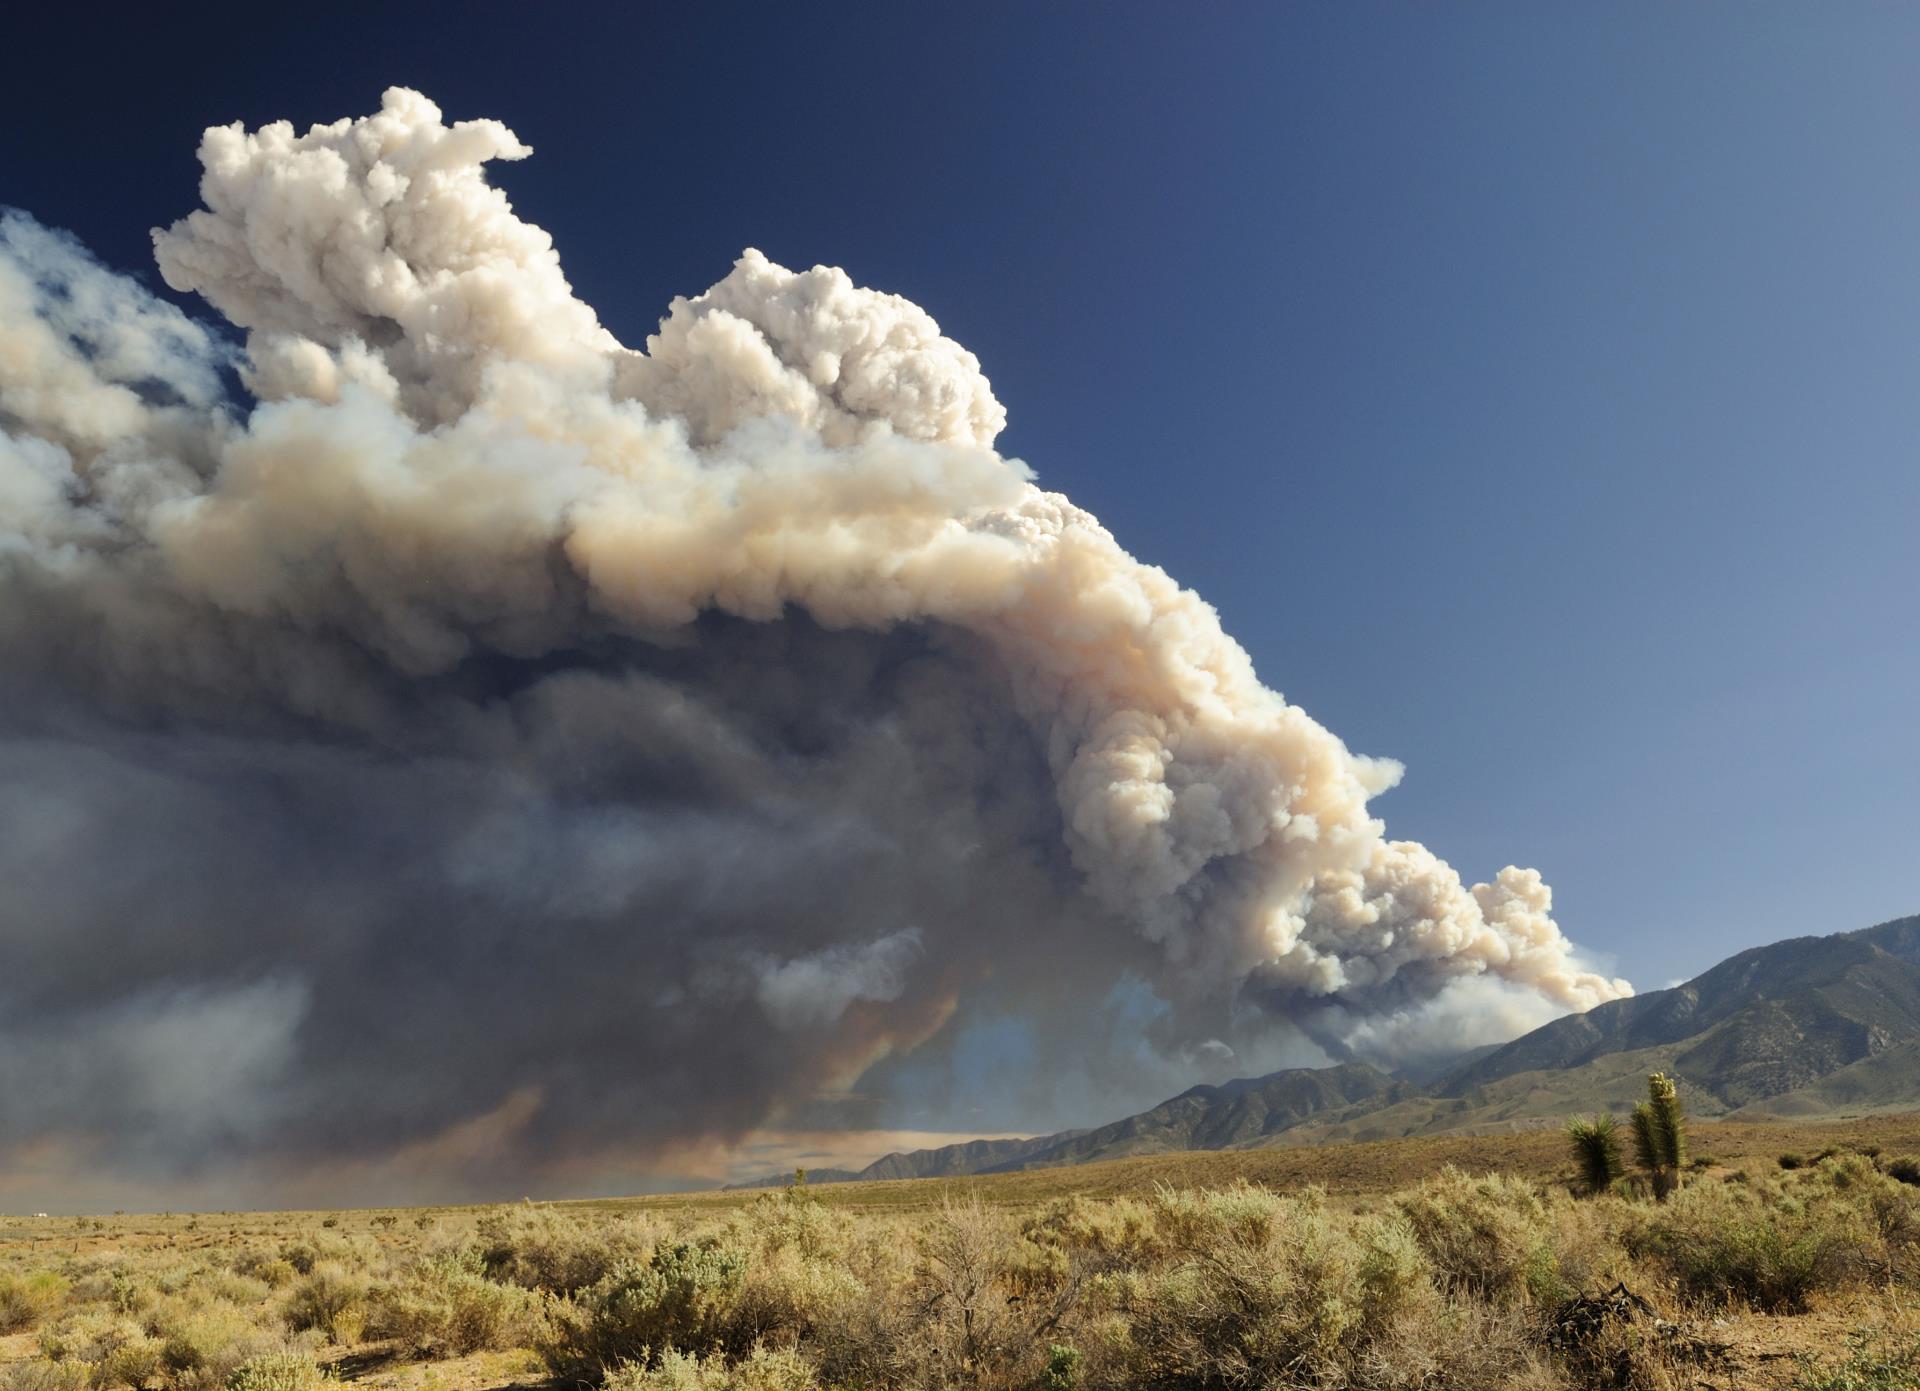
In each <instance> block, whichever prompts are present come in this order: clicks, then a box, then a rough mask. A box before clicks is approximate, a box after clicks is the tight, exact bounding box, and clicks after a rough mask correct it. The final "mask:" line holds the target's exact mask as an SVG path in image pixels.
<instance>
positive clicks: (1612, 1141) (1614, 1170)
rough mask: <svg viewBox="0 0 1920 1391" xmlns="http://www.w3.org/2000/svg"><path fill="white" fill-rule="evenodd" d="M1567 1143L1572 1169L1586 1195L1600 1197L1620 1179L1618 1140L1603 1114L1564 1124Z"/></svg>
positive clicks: (1610, 1117)
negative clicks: (1574, 1170)
mask: <svg viewBox="0 0 1920 1391" xmlns="http://www.w3.org/2000/svg"><path fill="white" fill-rule="evenodd" d="M1567 1141H1568V1143H1569V1144H1571V1145H1572V1146H1573V1162H1574V1166H1575V1167H1576V1168H1577V1169H1579V1171H1580V1181H1581V1183H1583V1184H1585V1185H1586V1189H1587V1192H1589V1193H1593V1194H1600V1193H1604V1192H1606V1191H1607V1190H1608V1189H1609V1188H1611V1187H1613V1181H1614V1180H1615V1179H1617V1178H1619V1177H1620V1172H1621V1166H1620V1137H1619V1135H1618V1134H1617V1133H1616V1127H1615V1125H1614V1120H1613V1117H1612V1116H1610V1115H1608V1114H1606V1113H1605V1112H1604V1111H1603V1112H1601V1113H1600V1114H1599V1115H1597V1116H1594V1117H1593V1118H1592V1119H1590V1120H1589V1119H1586V1118H1584V1117H1581V1116H1575V1117H1574V1118H1573V1119H1572V1120H1570V1121H1568V1122H1567Z"/></svg>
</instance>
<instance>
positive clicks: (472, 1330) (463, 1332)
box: [366, 1247, 538, 1357]
mask: <svg viewBox="0 0 1920 1391" xmlns="http://www.w3.org/2000/svg"><path fill="white" fill-rule="evenodd" d="M537 1310H538V1306H537V1304H536V1302H535V1296H534V1295H533V1294H532V1293H531V1292H530V1291H528V1290H525V1289H522V1288H520V1287H519V1286H517V1285H502V1284H497V1283H495V1282H494V1281H492V1280H489V1279H487V1278H486V1276H485V1275H484V1274H482V1262H481V1257H480V1253H479V1252H478V1251H477V1250H475V1249H473V1248H471V1247H467V1248H461V1249H457V1250H454V1251H451V1252H444V1253H441V1254H439V1255H434V1256H428V1257H425V1258H423V1259H421V1260H419V1261H416V1262H415V1263H414V1264H413V1265H412V1266H411V1267H410V1268H409V1269H408V1270H407V1271H406V1273H405V1274H404V1275H403V1276H402V1277H401V1278H400V1279H399V1280H398V1281H397V1282H396V1283H394V1284H392V1285H388V1286H383V1287H381V1288H380V1289H378V1290H376V1291H375V1292H374V1293H373V1295H372V1296H371V1298H370V1301H369V1308H368V1314H367V1329H366V1331H367V1332H368V1333H369V1334H370V1335H371V1336H373V1337H375V1338H389V1339H392V1340H393V1341H394V1342H395V1343H397V1344H399V1346H400V1348H401V1349H402V1350H403V1351H404V1352H406V1353H408V1354H409V1355H411V1356H414V1357H448V1356H460V1355H463V1354H466V1353H471V1352H480V1351H483V1350H487V1349H496V1350H497V1349H504V1348H511V1347H521V1346H524V1345H525V1344H527V1343H528V1342H531V1341H532V1340H533V1338H534V1337H535V1335H536V1331H537V1329H536V1319H537Z"/></svg>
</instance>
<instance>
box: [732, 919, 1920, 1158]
mask: <svg viewBox="0 0 1920 1391" xmlns="http://www.w3.org/2000/svg"><path fill="white" fill-rule="evenodd" d="M1654 1070H1664V1071H1667V1072H1669V1073H1672V1074H1673V1075H1675V1076H1676V1077H1677V1078H1678V1079H1679V1081H1680V1085H1681V1091H1682V1096H1683V1098H1684V1099H1685V1101H1686V1105H1687V1107H1688V1109H1689V1110H1691V1111H1692V1112H1693V1113H1694V1114H1696V1115H1699V1116H1703V1117H1707V1116H1720V1115H1727V1114H1730V1113H1734V1112H1739V1111H1743V1110H1744V1111H1746V1112H1747V1113H1749V1114H1753V1113H1762V1112H1771V1113H1777V1114H1780V1115H1787V1116H1802V1117H1813V1116H1823V1115H1835V1114H1842V1113H1857V1112H1864V1111H1876V1110H1878V1111H1885V1110H1909V1109H1920V916H1915V917H1910V918H1901V919H1898V920H1896V921H1894V922H1889V923H1882V924H1881V925H1880V926H1878V927H1871V928H1867V929H1865V930H1864V931H1860V932H1845V933H1840V934H1838V935H1836V936H1831V937H1795V938H1792V939H1789V940H1788V941H1784V942H1775V943H1773V944H1772V945H1771V946H1765V947H1755V948H1754V949H1753V950H1751V951H1745V952H1741V953H1740V954H1739V955H1738V956H1735V957H1730V958H1729V959H1727V960H1726V961H1723V962H1721V963H1720V964H1719V965H1718V966H1715V967H1714V968H1713V969H1712V970H1710V971H1707V972H1705V973H1704V974H1702V975H1700V976H1697V977H1695V978H1694V979H1693V980H1690V981H1688V982H1687V983H1686V984H1685V985H1680V986H1675V987H1674V988H1673V989H1671V990H1656V991H1653V992H1651V993H1650V994H1646V995H1639V996H1635V997H1634V998H1632V999H1627V1000H1616V1001H1613V1002H1611V1003H1608V1004H1603V1005H1600V1006H1598V1007H1596V1008H1594V1009H1592V1010H1589V1011H1588V1012H1587V1013H1585V1014H1576V1015H1569V1016H1567V1017H1566V1018H1564V1019H1556V1020H1555V1021H1553V1022H1552V1023H1551V1024H1547V1025H1545V1026H1543V1027H1541V1028H1538V1029H1535V1030H1534V1031H1533V1032H1532V1033H1529V1034H1524V1035H1522V1036H1521V1037H1520V1038H1517V1039H1515V1040H1514V1041H1513V1042H1511V1043H1508V1044H1504V1045H1502V1046H1500V1047H1498V1048H1493V1049H1488V1050H1476V1051H1475V1052H1473V1053H1471V1054H1469V1055H1467V1057H1466V1058H1465V1060H1464V1061H1461V1062H1457V1063H1456V1064H1455V1066H1454V1069H1453V1071H1452V1072H1451V1073H1449V1074H1446V1075H1444V1076H1439V1077H1437V1078H1436V1077H1435V1076H1434V1074H1433V1073H1432V1072H1427V1073H1419V1072H1406V1073H1403V1074H1402V1076H1401V1077H1400V1078H1398V1079H1396V1078H1393V1077H1390V1076H1388V1075H1387V1074H1386V1073H1383V1072H1381V1071H1379V1070H1378V1069H1375V1068H1372V1067H1369V1066H1367V1065H1366V1064H1365V1063H1345V1064H1342V1065H1340V1066H1338V1067H1327V1068H1295V1069H1290V1070H1288V1071H1285V1072H1276V1073H1273V1074H1271V1075H1269V1076H1266V1077H1254V1078H1243V1079H1241V1080H1238V1081H1233V1082H1228V1083H1225V1084H1223V1085H1221V1086H1201V1087H1194V1088H1191V1089H1190V1090H1188V1091H1185V1092H1182V1093H1181V1094H1180V1095H1179V1096H1176V1097H1173V1098H1172V1099H1171V1100H1168V1101H1163V1102H1161V1103H1160V1104H1159V1105H1158V1106H1155V1107H1153V1108H1152V1109H1151V1110H1148V1111H1142V1112H1141V1113H1140V1114H1138V1115H1135V1116H1129V1117H1127V1118H1126V1119H1124V1120H1119V1121H1115V1122H1113V1123H1112V1124H1110V1125H1103V1126H1101V1127H1099V1128H1098V1129H1095V1130H1088V1131H1069V1132H1064V1133H1062V1134H1058V1135H1043V1136H1040V1137H1038V1138H1035V1139H1031V1140H977V1141H973V1142H971V1143H968V1144H963V1145H947V1146H944V1147H942V1148H940V1149H932V1150H917V1151H915V1152H913V1153H911V1154H890V1155H888V1156H886V1157H885V1158H884V1159H881V1160H878V1161H876V1162H875V1163H873V1164H871V1165H869V1166H868V1167H867V1168H865V1169H863V1170H861V1171H860V1172H859V1173H857V1174H847V1175H844V1176H845V1177H847V1178H855V1179H899V1178H935V1177H939V1178H948V1177H956V1176H959V1175H964V1174H979V1173H1006V1172H1011V1171H1013V1170H1018V1169H1037V1168H1051V1167H1054V1166H1058V1165H1066V1164H1089V1163H1095V1162H1098V1161H1100V1160H1105V1159H1119V1158H1123V1157H1126V1156H1128V1155H1139V1154H1163V1153H1167V1152H1169V1151H1174V1150H1212V1149H1237V1148H1251V1147H1258V1146H1263V1145H1291V1144H1314V1143H1322V1142H1326V1141H1335V1140H1376V1139H1391V1138H1397V1137H1400V1136H1406V1135H1432V1134H1440V1133H1444V1132H1447V1131H1468V1130H1495V1129H1510V1128H1516V1127H1529V1126H1537V1125H1543V1124H1555V1123H1558V1122H1559V1121H1560V1120H1561V1119H1563V1118H1564V1117H1565V1116H1566V1115H1568V1114H1569V1113H1571V1112H1574V1111H1586V1110H1614V1111H1619V1110H1624V1109H1625V1108H1626V1107H1627V1106H1630V1105H1631V1104H1632V1102H1633V1101H1634V1100H1635V1099H1637V1097H1638V1096H1640V1095H1643V1094H1644V1088H1645V1082H1646V1074H1647V1073H1648V1072H1651V1071H1654ZM1422 1084H1426V1085H1424V1086H1423V1085H1422ZM841 1177H842V1174H841V1173H840V1172H839V1171H834V1172H833V1173H832V1174H831V1175H828V1174H824V1173H823V1174H816V1175H813V1176H812V1178H813V1179H814V1181H817V1182H834V1181H837V1180H838V1179H840V1178H841ZM780 1181H783V1180H775V1179H769V1180H766V1182H769V1183H771V1182H780Z"/></svg>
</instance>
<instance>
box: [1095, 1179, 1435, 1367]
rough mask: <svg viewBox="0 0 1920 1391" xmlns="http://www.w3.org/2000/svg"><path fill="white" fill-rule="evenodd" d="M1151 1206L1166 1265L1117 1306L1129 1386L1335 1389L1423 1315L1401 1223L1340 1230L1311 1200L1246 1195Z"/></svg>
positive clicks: (1427, 1304)
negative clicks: (1405, 1323) (1123, 1316)
mask: <svg viewBox="0 0 1920 1391" xmlns="http://www.w3.org/2000/svg"><path fill="white" fill-rule="evenodd" d="M1156 1207H1157V1213H1156V1216H1157V1217H1158V1222H1157V1225H1158V1227H1159V1229H1160V1230H1161V1231H1162V1232H1163V1233H1164V1234H1165V1235H1166V1237H1167V1240H1168V1250H1169V1259H1168V1261H1167V1262H1166V1264H1165V1265H1164V1266H1162V1267H1161V1268H1159V1269H1157V1270H1155V1271H1153V1272H1151V1273H1150V1274H1148V1275H1147V1276H1146V1278H1144V1279H1141V1280H1138V1281H1136V1282H1134V1283H1133V1284H1132V1286H1131V1288H1130V1289H1129V1290H1128V1292H1127V1295H1126V1311H1127V1314H1128V1317H1129V1328H1128V1330H1127V1333H1128V1343H1129V1345H1130V1349H1131V1357H1130V1362H1131V1365H1130V1366H1129V1367H1128V1368H1127V1384H1129V1385H1136V1386H1140V1387H1164V1388H1169V1391H1171V1388H1188V1387H1211V1386H1223V1387H1224V1386H1266V1385H1274V1384H1281V1383H1285V1384H1303V1385H1317V1384H1320V1383H1321V1382H1323V1381H1336V1380H1338V1379H1339V1378H1340V1377H1341V1376H1342V1375H1344V1372H1345V1369H1350V1368H1351V1367H1353V1366H1355V1365H1357V1364H1359V1363H1361V1362H1364V1361H1365V1360H1366V1358H1367V1355H1368V1352H1369V1350H1370V1349H1371V1347H1372V1346H1373V1345H1375V1344H1377V1343H1378V1342H1380V1341H1381V1340H1382V1339H1383V1338H1384V1337H1385V1336H1387V1335H1388V1334H1389V1333H1390V1332H1391V1331H1392V1330H1394V1329H1395V1328H1396V1327H1397V1326H1398V1324H1399V1323H1400V1321H1401V1320H1402V1319H1403V1317H1406V1316H1409V1315H1412V1314H1413V1313H1415V1312H1416V1311H1418V1312H1419V1313H1421V1314H1423V1315H1430V1314H1431V1313H1432V1312H1434V1309H1435V1307H1436V1302H1435V1296H1434V1289H1433V1282H1432V1279H1431V1276H1430V1268H1429V1264H1428V1261H1427V1258H1426V1254H1425V1253H1424V1251H1423V1250H1422V1248H1421V1245H1420V1243H1419V1241H1418V1240H1417V1237H1416V1235H1415V1232H1414V1230H1413V1227H1412V1225H1411V1224H1410V1223H1409V1222H1407V1221H1404V1220H1388V1221H1380V1220H1377V1219H1376V1220H1371V1221H1364V1222H1362V1223H1359V1224H1357V1225H1356V1224H1348V1223H1343V1222H1340V1221H1338V1220H1336V1219H1334V1218H1333V1217H1331V1216H1330V1215H1329V1214H1328V1212H1327V1211H1326V1208H1325V1206H1324V1203H1323V1202H1322V1201H1321V1199H1320V1197H1319V1195H1318V1194H1317V1193H1311V1192H1310V1193H1309V1194H1307V1195H1306V1196H1304V1197H1298V1198H1295V1197H1280V1196H1279V1195H1276V1194H1273V1193H1271V1192H1268V1191H1266V1190H1264V1189H1256V1188H1252V1187H1250V1186H1247V1185H1239V1186H1236V1187H1235V1188H1232V1189H1227V1190H1224V1191H1222V1192H1218V1193H1199V1194H1195V1193H1174V1192H1165V1193H1163V1194H1162V1195H1161V1197H1160V1201H1159V1203H1158V1204H1157V1205H1156Z"/></svg>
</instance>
